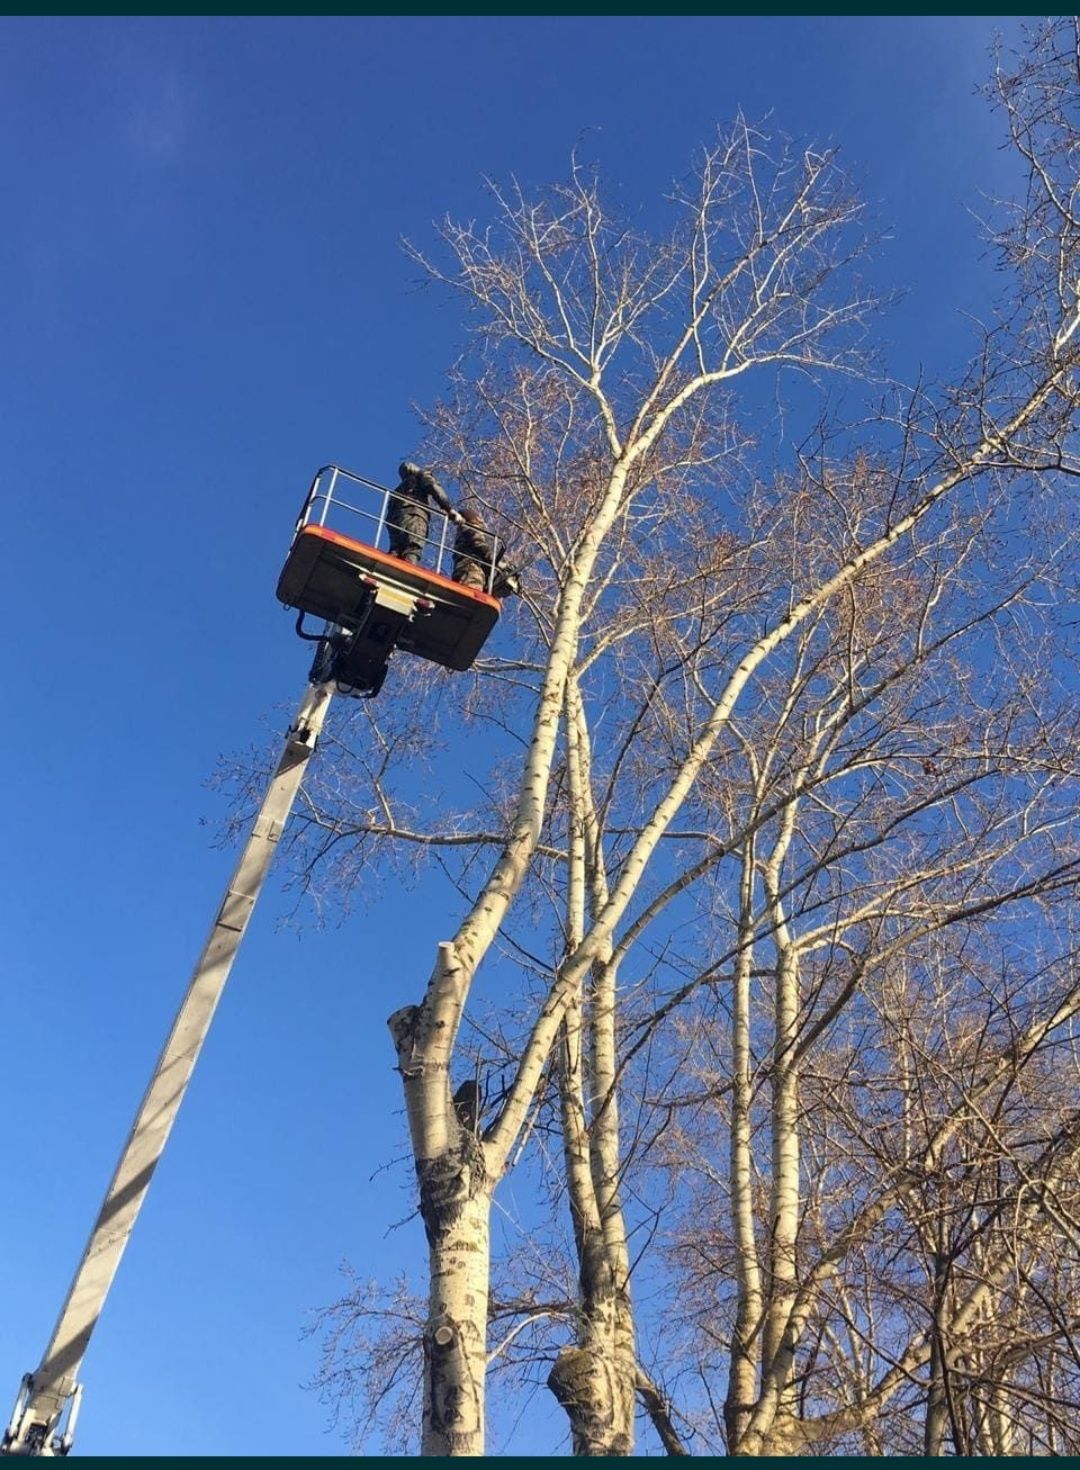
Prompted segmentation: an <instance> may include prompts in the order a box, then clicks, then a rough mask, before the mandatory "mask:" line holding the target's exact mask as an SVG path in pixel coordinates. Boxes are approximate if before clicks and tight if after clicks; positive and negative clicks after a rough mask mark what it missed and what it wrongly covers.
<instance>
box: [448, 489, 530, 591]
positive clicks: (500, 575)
mask: <svg viewBox="0 0 1080 1470" xmlns="http://www.w3.org/2000/svg"><path fill="white" fill-rule="evenodd" d="M452 575H453V578H454V581H455V582H460V583H461V585H462V586H463V587H475V588H477V590H478V591H480V592H488V591H490V592H493V593H494V595H495V596H496V597H505V596H506V594H507V593H509V592H519V591H520V590H521V579H520V577H519V576H518V574H517V572H516V571H515V570H514V569H513V567H511V566H510V565H509V564H508V563H507V561H506V559H505V555H504V550H503V547H502V546H501V545H497V544H496V541H495V538H494V536H492V535H491V534H490V533H489V532H488V531H487V530H485V529H484V522H483V518H482V517H481V515H480V512H479V511H478V510H476V509H474V508H473V507H472V506H469V507H467V508H466V509H465V510H463V511H462V512H461V518H460V521H459V523H458V533H457V535H456V536H455V537H454V561H453V573H452Z"/></svg>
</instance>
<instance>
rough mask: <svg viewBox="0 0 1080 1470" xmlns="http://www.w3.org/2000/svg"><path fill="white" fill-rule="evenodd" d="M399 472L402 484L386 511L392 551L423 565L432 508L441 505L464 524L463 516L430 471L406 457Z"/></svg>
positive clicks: (451, 516)
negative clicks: (411, 462) (422, 560)
mask: <svg viewBox="0 0 1080 1470" xmlns="http://www.w3.org/2000/svg"><path fill="white" fill-rule="evenodd" d="M398 475H399V476H400V478H401V483H400V485H398V487H397V489H396V490H395V491H394V492H393V494H392V495H391V497H390V506H389V509H388V510H387V512H386V530H387V534H388V536H389V539H390V552H391V555H393V556H397V557H400V558H401V560H402V561H408V562H412V563H413V565H414V566H419V564H420V558H421V556H423V554H424V546H425V544H426V542H427V534H428V524H429V522H430V520H431V511H430V509H429V507H430V506H431V505H432V504H435V505H437V506H438V507H439V509H440V510H441V511H442V512H443V513H444V514H445V515H448V516H449V517H450V519H451V520H452V521H454V522H455V524H460V521H461V517H460V516H459V515H458V512H457V511H456V510H454V508H453V506H452V505H451V504H450V501H449V499H448V498H447V495H446V492H445V491H444V490H443V488H442V486H441V485H440V484H439V482H438V481H437V480H436V479H435V478H434V476H432V475H429V474H428V472H427V470H422V469H421V468H420V466H419V465H415V464H410V463H409V462H408V460H405V461H404V462H403V463H402V464H400V465H398Z"/></svg>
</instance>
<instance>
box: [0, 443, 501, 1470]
mask: <svg viewBox="0 0 1080 1470" xmlns="http://www.w3.org/2000/svg"><path fill="white" fill-rule="evenodd" d="M346 488H347V489H348V492H349V493H350V495H352V496H353V497H354V498H356V499H358V500H363V499H364V496H365V495H368V499H367V502H366V504H362V505H359V506H358V505H352V504H348V503H346V502H345V501H344V500H343V499H342V498H341V493H340V492H341V491H342V490H344V489H346ZM335 492H339V493H338V494H337V498H335ZM368 492H376V494H377V496H378V497H380V499H379V500H376V501H372V500H371V498H370V495H369V494H368ZM393 495H394V492H393V491H391V490H388V489H386V488H385V487H384V486H381V485H378V484H376V483H375V482H374V481H372V480H366V479H364V478H363V477H362V476H360V475H355V474H353V473H352V472H350V471H348V470H343V469H341V468H340V467H338V466H336V465H328V466H325V467H324V468H323V469H321V470H319V472H318V473H317V474H316V476H315V478H314V480H313V481H312V484H311V488H310V490H309V492H308V495H307V498H306V500H305V501H304V505H303V508H302V510H301V512H300V518H299V520H298V521H297V525H296V533H295V535H294V537H293V542H292V546H291V548H290V550H289V555H288V558H287V560H286V562H285V566H284V568H283V569H282V572H281V576H280V579H279V581H278V596H279V598H280V599H281V601H282V602H284V603H285V604H286V605H287V606H290V607H294V608H296V609H297V611H298V617H297V631H298V632H299V633H300V634H301V636H302V637H305V638H309V639H312V640H313V641H315V642H317V643H318V650H317V652H316V656H315V662H314V665H313V667H312V670H311V673H310V675H309V680H310V682H309V684H308V687H307V689H306V690H305V692H304V696H303V698H302V699H301V701H300V706H299V708H298V710H297V713H296V718H295V720H294V721H293V723H292V724H291V725H290V727H289V729H288V731H287V732H286V734H285V740H284V747H283V749H282V752H281V755H280V758H279V759H278V763H277V765H276V767H275V769H274V772H273V774H272V775H271V777H270V780H269V782H268V784H267V787H266V792H265V795H264V797H263V802H262V805H261V807H260V808H259V811H258V814H257V815H256V817H255V821H254V823H253V825H252V828H251V833H250V836H249V837H248V840H247V843H246V845H245V847H244V850H243V852H242V853H241V855H240V860H239V862H238V863H237V865H236V869H235V871H234V872H233V875H232V877H231V878H230V879H229V883H228V886H227V888H226V890H225V895H224V898H223V899H222V902H221V906H220V908H219V909H218V912H217V916H216V917H215V919H214V922H213V925H212V926H211V929H210V935H209V937H208V939H207V941H206V944H205V946H204V948H203V951H202V953H201V955H200V956H199V959H198V961H197V962H196V965H195V971H194V974H193V975H192V978H191V982H190V984H189V986H188V989H187V992H186V994H185V995H184V998H183V1000H182V1001H181V1003H180V1009H179V1011H178V1012H177V1015H176V1019H175V1021H174V1022H173V1026H172V1030H171V1031H170V1032H169V1035H168V1038H167V1040H166V1042H165V1046H164V1049H163V1051H162V1053H161V1056H160V1057H159V1059H158V1062H157V1066H156V1067H155V1068H154V1071H153V1074H152V1076H151V1078H150V1084H149V1086H148V1087H147V1090H146V1093H145V1095H144V1097H143V1100H142V1103H141V1105H140V1107H139V1110H138V1112H137V1113H136V1115H135V1121H134V1123H133V1124H132V1127H131V1132H130V1133H129V1135H128V1138H127V1142H126V1143H125V1145H124V1149H123V1152H122V1153H121V1155H120V1162H119V1163H118V1164H117V1166H116V1171H115V1173H114V1174H113V1177H112V1180H111V1182H110V1184H109V1187H108V1189H107V1190H106V1192H105V1199H104V1201H103V1203H102V1206H101V1209H100V1210H99V1212H98V1216H97V1219H96V1220H95V1222H94V1226H93V1229H92V1230H91V1232H90V1238H89V1240H88V1241H87V1244H86V1249H85V1250H84V1252H83V1257H82V1260H81V1261H80V1263H79V1267H78V1270H77V1271H76V1273H75V1279H74V1281H73V1282H72V1284H71V1287H70V1288H69V1290H68V1294H67V1297H66V1298H65V1301H64V1304H63V1306H62V1308H61V1310H60V1316H59V1318H58V1320H57V1323H56V1326H55V1327H54V1329H53V1332H52V1336H51V1337H50V1338H49V1342H48V1346H47V1347H46V1349H45V1352H44V1354H43V1356H42V1359H41V1362H40V1364H39V1366H38V1367H37V1368H36V1369H35V1370H34V1371H33V1372H32V1373H27V1374H26V1375H25V1376H24V1377H23V1380H22V1383H21V1385H20V1388H19V1392H18V1395H17V1397H16V1399H15V1407H14V1409H13V1410H12V1414H11V1419H10V1422H9V1423H8V1426H7V1428H6V1430H5V1431H4V1435H3V1440H2V1442H0V1453H4V1454H10V1455H66V1454H67V1453H68V1452H69V1451H70V1449H71V1446H72V1442H73V1439H74V1435H75V1423H76V1420H77V1418H78V1413H79V1407H80V1404H81V1401H82V1384H81V1383H80V1382H79V1370H80V1368H81V1365H82V1360H83V1357H84V1355H85V1353H86V1349H87V1346H88V1344H89V1342H90V1337H91V1334H92V1333H93V1331H94V1328H95V1326H96V1325H97V1321H98V1318H99V1317H100V1315H101V1311H102V1308H103V1307H104V1305H105V1299H106V1297H107V1295H108V1292H109V1287H110V1286H111V1284H112V1280H113V1277H114V1276H115V1274H116V1270H117V1267H118V1266H119V1264H120V1258H121V1257H122V1255H123V1254H124V1249H125V1247H126V1245H127V1243H128V1240H129V1239H130V1237H131V1232H132V1230H133V1229H134V1227H135V1221H136V1220H137V1219H138V1215H139V1210H140V1209H141V1208H142V1204H143V1201H144V1199H145V1198H146V1192H147V1190H148V1189H149V1186H150V1181H151V1179H152V1178H153V1174H154V1170H155V1169H156V1167H157V1164H158V1160H159V1159H160V1157H161V1154H162V1151H163V1149H164V1147H165V1144H166V1142H167V1141H168V1137H169V1133H170V1132H171V1130H172V1126H173V1123H174V1122H175V1121H176V1115H177V1113H178V1112H179V1110H180V1104H181V1103H182V1102H183V1099H184V1094H185V1092H186V1091H187V1087H188V1084H189V1083H190V1081H191V1076H192V1073H193V1071H194V1069H195V1063H196V1061H197V1060H198V1057H199V1052H200V1050H201V1049H202V1045H203V1042H204V1041H205V1040H206V1036H207V1033H208V1032H209V1030H210V1023H211V1021H212V1020H213V1018H214V1011H215V1009H216V1007H217V1003H218V1001H219V1000H220V998H221V994H222V991H223V990H224V988H225V982H226V980H227V979H228V977H229V971H230V970H231V968H232V964H233V961H234V959H235V958H236V954H237V951H238V950H239V948H240V942H241V940H242V939H243V937H244V932H245V930H246V928H247V924H248V921H249V919H250V918H251V914H252V910H253V909H254V907H255V903H256V900H257V899H258V897H259V894H260V892H261V891H262V887H263V884H264V882H265V880H266V875H267V873H268V872H269V869H270V863H271V861H272V860H273V856H274V852H275V849H276V847H277V843H278V839H279V838H280V836H281V834H282V832H283V831H284V829H285V823H286V821H287V820H288V816H289V812H290V811H291V809H292V805H293V802H294V800H295V798H296V794H297V792H298V790H299V788H300V783H301V781H302V779H303V775H304V772H305V770H306V769H307V765H308V762H309V760H310V759H311V755H312V752H313V751H314V749H315V745H316V742H317V741H318V738H319V732H320V730H321V729H322V726H323V722H324V720H325V719H326V714H327V711H328V709H329V707H330V703H331V700H332V698H333V695H334V693H335V692H336V693H342V694H350V695H356V696H359V697H362V698H369V699H370V698H373V697H374V696H375V695H376V694H378V692H379V690H380V689H381V687H382V683H383V680H384V678H385V676H386V669H387V663H388V661H389V658H390V655H391V654H392V653H393V652H394V650H395V648H401V649H403V650H405V651H408V652H410V653H415V654H417V655H418V656H419V657H421V658H426V659H429V660H431V661H433V662H434V663H438V664H443V665H444V666H446V667H447V668H450V669H467V668H468V667H469V665H470V664H471V663H472V661H473V659H474V658H475V657H476V654H477V653H478V652H479V649H480V647H481V645H482V644H483V642H484V640H485V639H486V638H487V636H488V634H489V633H490V632H491V629H492V628H493V627H494V625H495V622H496V620H497V618H498V616H499V610H500V605H499V602H498V599H497V598H495V597H494V596H492V595H491V592H490V590H489V591H488V592H482V591H480V590H478V589H475V588H472V587H464V586H460V585H459V584H457V583H455V582H454V581H453V580H452V579H451V578H450V577H448V576H446V575H445V573H444V570H443V568H444V563H445V562H446V561H447V559H448V547H447V540H448V535H447V525H446V521H445V518H444V517H442V516H441V515H439V516H437V517H435V519H436V520H437V522H438V523H439V525H438V530H439V534H438V536H437V537H435V538H433V539H431V540H429V550H430V551H431V552H432V553H433V556H434V561H435V570H434V571H428V570H426V569H425V568H423V567H421V566H416V565H413V564H412V563H410V562H407V561H402V560H400V559H399V558H398V557H396V556H393V555H391V554H390V553H389V551H387V550H383V549H380V545H379V543H380V541H382V540H384V538H385V536H386V531H387V512H388V509H389V505H390V502H391V499H392V497H393ZM343 514H352V515H355V516H356V517H359V518H360V520H359V521H358V522H348V524H349V528H350V529H352V530H356V529H357V526H359V528H360V530H362V531H365V532H366V533H367V536H368V537H369V538H370V539H366V540H357V539H354V538H353V537H351V536H349V535H347V534H345V533H344V532H342V531H340V530H336V529H334V527H333V526H332V525H330V524H328V523H329V522H330V521H331V520H332V521H333V522H334V523H335V524H340V523H341V519H342V516H343ZM493 577H494V569H493V568H492V570H491V576H490V577H489V578H488V580H487V582H486V586H487V587H488V588H489V589H490V588H491V587H492V585H493V581H492V578H493ZM305 614H308V615H311V616H315V617H320V618H323V619H324V620H325V624H326V626H325V627H324V629H323V631H322V632H321V633H317V634H307V633H304V631H303V619H304V616H305Z"/></svg>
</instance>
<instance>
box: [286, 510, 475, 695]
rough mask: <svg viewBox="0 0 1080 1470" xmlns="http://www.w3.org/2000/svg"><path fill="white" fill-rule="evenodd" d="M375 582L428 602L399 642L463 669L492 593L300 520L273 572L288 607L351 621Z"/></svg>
mask: <svg viewBox="0 0 1080 1470" xmlns="http://www.w3.org/2000/svg"><path fill="white" fill-rule="evenodd" d="M365 579H366V581H365ZM373 580H374V581H375V582H377V583H381V584H382V585H384V586H389V587H393V588H394V589H395V590H397V591H399V592H403V593H405V594H407V595H409V594H411V595H413V596H416V597H419V598H423V599H424V600H425V601H426V602H427V603H430V604H431V607H430V611H428V612H427V613H426V614H424V615H423V616H418V617H417V618H416V620H415V621H414V622H413V623H411V624H410V625H409V627H408V628H407V630H406V631H405V633H404V634H402V636H401V638H400V639H399V640H398V647H399V648H402V649H404V650H405V651H406V652H407V653H415V654H418V655H419V656H420V657H421V658H426V659H430V660H431V662H432V663H436V664H442V665H443V667H444V668H448V669H459V670H460V669H467V668H469V667H470V665H471V664H472V662H473V659H475V657H476V655H477V654H478V653H479V652H480V649H481V648H482V647H483V645H484V642H485V640H486V639H487V636H488V634H489V633H490V632H491V630H492V628H493V627H494V626H495V624H496V622H497V621H498V617H499V610H500V604H499V602H498V599H497V598H494V597H490V596H489V595H488V594H487V593H486V592H480V591H478V590H476V589H475V588H472V587H463V586H461V585H460V584H459V583H457V582H452V581H451V580H450V578H449V577H444V576H442V575H441V574H440V573H439V572H429V571H427V570H426V569H425V568H424V567H417V566H413V565H412V564H411V563H410V562H407V561H402V560H401V559H400V558H399V557H396V556H390V555H389V553H387V552H384V551H376V550H375V548H374V547H373V546H367V545H365V544H364V542H362V541H354V540H352V539H351V537H348V536H342V535H341V533H340V532H338V531H331V530H328V529H327V527H325V526H305V527H304V528H303V530H302V531H300V532H298V534H297V536H296V539H295V541H294V542H293V544H292V548H291V550H290V551H289V556H288V560H287V561H286V563H285V565H284V567H283V568H282V571H281V576H280V577H279V578H278V585H277V595H278V597H279V599H280V600H281V601H282V602H283V603H285V605H286V606H287V607H295V608H297V609H298V610H299V611H301V612H304V613H309V614H310V615H311V616H312V617H315V618H325V619H326V620H327V622H331V623H340V624H341V625H342V626H344V627H347V628H348V627H355V626H356V625H357V622H358V620H359V618H360V616H361V614H362V612H363V610H364V608H365V607H366V605H367V601H368V598H369V595H370V583H371V581H373Z"/></svg>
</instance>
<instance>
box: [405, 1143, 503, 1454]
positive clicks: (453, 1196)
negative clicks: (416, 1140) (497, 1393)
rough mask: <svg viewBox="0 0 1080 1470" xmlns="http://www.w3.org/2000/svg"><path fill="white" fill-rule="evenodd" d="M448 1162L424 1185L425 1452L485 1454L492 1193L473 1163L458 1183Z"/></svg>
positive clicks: (437, 1164) (432, 1169) (433, 1168)
mask: <svg viewBox="0 0 1080 1470" xmlns="http://www.w3.org/2000/svg"><path fill="white" fill-rule="evenodd" d="M447 1162H448V1161H446V1160H436V1161H434V1162H433V1163H432V1164H430V1165H428V1166H427V1167H426V1168H425V1169H424V1170H423V1171H421V1182H420V1192H421V1211H422V1213H423V1215H424V1226H425V1228H426V1229H427V1232H428V1259H429V1261H430V1265H431V1293H430V1298H429V1306H428V1320H427V1327H426V1329H425V1331H424V1436H423V1442H422V1446H421V1453H422V1454H425V1455H482V1454H483V1453H484V1378H485V1373H486V1370H487V1316H488V1275H489V1270H490V1252H489V1222H490V1211H491V1194H490V1190H489V1189H488V1188H487V1187H486V1184H485V1185H482V1186H481V1187H480V1188H476V1187H475V1185H476V1180H475V1175H474V1171H473V1170H472V1169H471V1168H470V1167H469V1165H468V1164H466V1165H465V1167H464V1168H463V1169H461V1170H460V1171H458V1172H457V1173H456V1177H455V1173H454V1171H453V1170H452V1169H448V1168H447V1167H446V1165H447ZM425 1173H426V1174H427V1175H428V1180H427V1184H425V1178H424V1174H425ZM470 1189H472V1190H473V1192H472V1193H471V1194H470V1193H469V1190H470ZM425 1195H426V1196H427V1203H426V1204H425V1203H424V1200H425Z"/></svg>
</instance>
